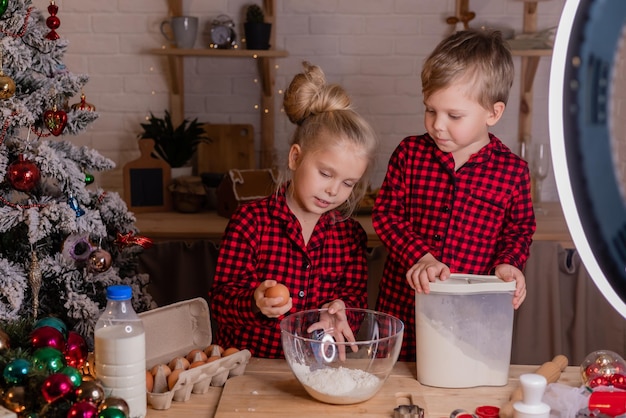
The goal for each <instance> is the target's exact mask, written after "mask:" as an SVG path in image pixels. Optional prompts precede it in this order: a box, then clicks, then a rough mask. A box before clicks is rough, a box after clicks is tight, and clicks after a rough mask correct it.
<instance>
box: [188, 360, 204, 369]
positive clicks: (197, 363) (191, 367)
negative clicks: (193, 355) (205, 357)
mask: <svg viewBox="0 0 626 418" xmlns="http://www.w3.org/2000/svg"><path fill="white" fill-rule="evenodd" d="M205 364H206V361H202V360H198V361H194V362H193V363H191V364H190V365H189V368H190V369H195V368H196V367H200V366H204V365H205Z"/></svg>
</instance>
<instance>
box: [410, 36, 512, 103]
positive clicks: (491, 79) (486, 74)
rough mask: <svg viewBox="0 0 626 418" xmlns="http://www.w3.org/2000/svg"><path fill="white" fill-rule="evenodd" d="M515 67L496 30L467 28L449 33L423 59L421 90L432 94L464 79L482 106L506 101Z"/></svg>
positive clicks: (472, 94) (472, 95)
mask: <svg viewBox="0 0 626 418" xmlns="http://www.w3.org/2000/svg"><path fill="white" fill-rule="evenodd" d="M514 76H515V68H514V66H513V58H512V56H511V50H510V49H509V46H508V44H507V43H506V42H505V41H504V40H503V39H502V34H501V33H500V32H499V31H485V30H466V31H460V32H456V33H454V34H453V35H450V36H449V37H447V38H446V39H444V40H443V41H441V42H440V43H439V45H437V47H436V48H435V50H434V51H433V52H432V53H431V54H430V56H429V57H428V58H427V59H426V61H425V62H424V68H423V69H422V94H423V95H424V100H427V99H428V97H430V95H431V94H433V93H434V92H436V91H439V90H441V89H443V88H446V87H448V86H450V85H451V84H452V83H454V82H457V81H459V80H462V81H464V82H466V83H467V88H468V90H467V93H468V95H469V97H472V98H474V99H475V100H476V101H477V102H478V103H480V104H481V106H483V107H484V108H485V109H492V107H493V105H494V104H495V103H497V102H503V103H504V104H506V103H507V100H508V99H509V91H510V90H511V86H512V85H513V77H514Z"/></svg>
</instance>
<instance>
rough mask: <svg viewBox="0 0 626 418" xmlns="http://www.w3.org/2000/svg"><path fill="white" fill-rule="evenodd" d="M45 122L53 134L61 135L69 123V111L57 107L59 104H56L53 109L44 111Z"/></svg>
mask: <svg viewBox="0 0 626 418" xmlns="http://www.w3.org/2000/svg"><path fill="white" fill-rule="evenodd" d="M43 122H44V124H45V125H46V128H48V130H49V131H50V133H51V134H52V135H54V136H59V135H61V134H62V133H63V130H64V129H65V125H67V113H65V111H64V110H60V109H57V105H54V106H52V110H46V111H45V112H43Z"/></svg>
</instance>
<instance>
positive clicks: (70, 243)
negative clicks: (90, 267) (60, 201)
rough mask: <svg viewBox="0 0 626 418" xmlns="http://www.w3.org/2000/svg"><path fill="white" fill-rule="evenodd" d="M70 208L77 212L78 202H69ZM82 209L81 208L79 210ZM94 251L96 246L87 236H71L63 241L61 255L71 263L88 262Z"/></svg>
mask: <svg viewBox="0 0 626 418" xmlns="http://www.w3.org/2000/svg"><path fill="white" fill-rule="evenodd" d="M68 204H69V205H70V207H71V208H72V209H74V210H75V211H76V208H78V201H74V200H73V201H72V202H68ZM79 209H80V208H79ZM93 250H94V246H93V245H92V244H91V242H90V241H89V236H88V235H87V234H71V235H69V236H68V237H67V238H65V241H63V249H62V250H61V255H63V258H65V259H66V260H67V261H69V262H80V263H82V262H84V261H87V259H88V258H89V255H90V254H91V252H92V251H93Z"/></svg>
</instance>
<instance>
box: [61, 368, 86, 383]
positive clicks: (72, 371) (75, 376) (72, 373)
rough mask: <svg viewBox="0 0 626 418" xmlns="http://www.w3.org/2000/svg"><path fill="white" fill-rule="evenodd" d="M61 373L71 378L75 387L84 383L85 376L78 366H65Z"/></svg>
mask: <svg viewBox="0 0 626 418" xmlns="http://www.w3.org/2000/svg"><path fill="white" fill-rule="evenodd" d="M60 373H63V374H65V375H67V376H68V377H69V378H70V380H71V381H72V384H73V385H74V388H77V387H79V386H80V384H81V383H83V376H82V374H81V373H80V371H79V370H78V369H77V368H76V367H72V366H65V367H63V368H62V369H61V371H60Z"/></svg>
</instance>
